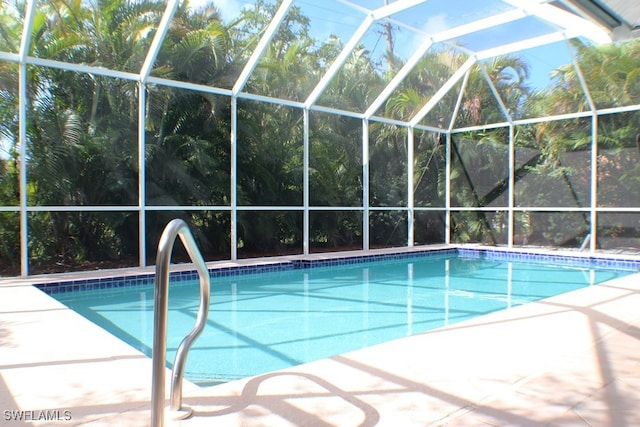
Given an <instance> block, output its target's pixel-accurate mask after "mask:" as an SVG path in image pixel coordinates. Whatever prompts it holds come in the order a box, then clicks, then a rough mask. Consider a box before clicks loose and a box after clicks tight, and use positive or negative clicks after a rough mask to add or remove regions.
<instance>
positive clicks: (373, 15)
mask: <svg viewBox="0 0 640 427" xmlns="http://www.w3.org/2000/svg"><path fill="white" fill-rule="evenodd" d="M294 1H295V0H283V1H282V2H281V3H280V6H279V8H278V10H277V12H276V14H275V15H274V17H273V19H272V21H271V22H270V24H269V25H268V27H267V28H266V29H265V32H264V34H263V35H262V37H261V39H260V41H259V42H258V45H257V47H256V49H255V50H254V52H252V54H251V56H250V58H249V60H248V62H247V64H246V65H245V67H244V69H243V70H242V71H241V73H240V75H239V76H238V78H237V79H236V82H235V84H234V85H233V88H232V89H224V88H216V87H209V86H203V85H199V84H193V83H188V82H180V81H173V80H168V79H163V78H157V77H153V76H151V75H150V74H151V71H152V69H153V65H154V62H155V59H156V57H157V55H158V53H159V51H160V49H161V46H162V42H163V40H164V37H165V35H166V33H167V31H168V29H169V25H170V23H171V20H172V18H173V15H174V14H175V12H176V10H177V8H178V6H179V4H180V0H167V6H166V9H165V12H164V15H163V16H162V18H161V20H160V22H159V24H158V29H157V31H156V34H155V36H154V39H153V41H152V43H151V45H150V47H149V51H148V53H147V56H146V58H145V60H144V62H143V65H142V67H141V69H140V72H139V73H131V72H123V71H118V70H110V69H105V68H102V67H96V66H91V65H85V64H71V63H63V62H60V61H55V60H51V59H43V58H37V57H33V56H31V55H29V49H30V45H31V33H32V27H33V21H34V16H35V13H36V8H37V5H38V0H27V1H26V6H25V20H24V25H23V31H22V39H21V41H20V50H19V53H18V54H15V53H11V52H0V60H2V61H8V62H15V63H17V64H18V74H19V85H18V93H19V104H18V115H19V129H18V132H19V135H18V137H19V148H20V165H19V166H20V175H19V188H20V202H19V206H2V207H0V212H18V213H19V215H20V265H21V275H23V276H27V275H29V261H28V260H29V250H28V235H29V225H28V215H29V213H31V212H72V211H92V212H100V211H109V212H111V211H117V212H138V216H139V230H140V231H139V236H138V244H139V264H140V266H145V265H146V254H147V248H146V240H145V235H146V221H145V218H146V213H147V212H152V211H171V210H183V211H202V210H218V211H229V212H230V215H231V230H230V236H231V237H230V240H231V242H230V243H231V253H230V258H231V259H232V260H236V259H237V258H238V255H237V245H238V234H237V213H238V212H239V211H247V210H262V211H279V210H290V211H302V212H303V215H304V221H303V223H304V230H303V240H304V242H303V253H304V254H308V253H309V252H310V247H309V235H310V231H309V223H310V221H309V214H310V212H311V211H329V210H336V209H337V210H344V211H361V212H362V223H363V230H362V235H363V238H362V246H363V249H364V250H368V249H369V248H370V235H369V218H370V214H371V212H373V211H389V210H394V211H406V212H407V214H408V229H407V235H408V239H407V246H409V247H411V246H413V245H414V218H415V212H416V211H426V210H431V211H443V210H444V211H445V213H446V215H445V230H444V233H445V238H444V239H445V243H449V242H450V214H451V212H455V211H465V210H476V211H495V210H496V208H452V207H451V203H450V198H451V191H452V189H451V186H450V177H451V165H450V161H449V159H450V153H451V138H452V135H454V134H456V133H461V132H469V131H475V130H486V129H492V128H500V127H508V128H509V165H510V170H509V177H508V179H509V195H508V200H509V202H508V206H507V207H505V208H504V209H502V208H499V209H498V210H501V211H502V210H506V211H508V215H509V219H508V221H509V238H508V243H507V244H508V246H512V245H513V244H514V242H513V223H514V214H515V213H516V212H520V211H527V210H534V211H554V212H557V211H571V212H588V213H589V215H590V218H591V225H590V226H591V230H590V231H591V237H592V238H591V241H590V247H589V250H590V251H591V252H593V251H595V250H596V247H597V215H598V213H600V212H626V213H640V208H602V207H598V204H597V154H598V152H597V149H598V141H597V139H598V118H599V117H600V116H601V115H605V114H615V113H622V112H631V111H640V105H631V106H624V107H616V108H609V109H603V110H597V109H596V106H595V105H594V102H593V100H592V98H591V95H590V93H589V91H588V87H587V84H586V82H585V81H584V77H583V76H582V73H581V71H580V68H579V67H578V65H577V61H576V60H575V58H573V63H574V64H573V65H574V67H575V69H576V71H577V74H578V78H579V80H580V84H581V86H582V89H583V91H584V93H585V96H586V99H587V102H588V104H589V106H590V109H591V110H590V111H586V112H577V113H572V114H564V115H559V116H552V117H539V118H530V119H526V120H513V119H512V117H511V116H510V114H509V111H508V109H507V108H506V106H505V105H504V102H503V101H502V100H501V99H500V96H499V93H498V91H497V90H496V88H495V86H494V85H493V83H492V82H491V79H490V78H489V76H488V74H487V72H486V69H485V68H484V66H483V64H482V63H481V61H483V60H486V59H489V58H493V57H495V56H500V55H505V54H509V53H512V52H516V51H519V50H523V49H529V48H532V47H536V46H541V45H544V44H548V43H553V42H556V41H558V40H567V39H569V38H572V37H586V38H589V39H591V40H595V41H597V42H599V43H601V42H610V41H611V31H609V30H608V29H606V28H604V27H602V26H601V25H599V24H597V23H595V22H592V21H589V20H588V19H585V18H583V17H580V16H577V15H575V14H573V13H571V12H568V11H566V10H562V9H559V8H557V7H555V6H552V5H550V4H548V3H547V1H546V0H502V1H504V2H506V3H508V4H510V5H512V6H513V7H514V9H513V10H510V11H508V12H504V13H500V14H498V15H495V16H492V17H487V18H483V19H480V20H477V21H475V22H471V23H468V24H464V25H460V26H457V27H454V28H451V29H448V30H446V31H442V32H439V33H436V34H424V37H425V40H424V42H423V44H422V45H421V46H420V48H419V49H418V50H417V51H416V52H415V53H414V54H413V55H412V56H411V57H410V58H409V59H408V60H407V62H406V64H405V65H404V66H403V67H402V68H401V69H400V70H399V71H398V72H397V74H396V75H395V76H394V77H393V78H392V79H391V80H390V81H389V83H388V85H387V86H386V87H385V88H384V89H383V91H382V92H381V93H380V94H379V95H378V97H377V98H376V99H375V100H374V101H373V102H372V103H371V104H370V105H369V107H368V108H367V109H366V111H364V112H353V111H344V110H340V109H336V108H331V107H326V106H321V105H317V104H316V102H317V101H318V99H319V98H320V96H321V95H322V94H323V93H324V91H325V90H326V88H327V87H328V85H329V84H330V82H331V81H332V79H333V78H334V77H335V76H336V75H337V73H338V72H339V71H340V69H341V67H342V65H343V64H344V63H345V61H346V60H347V59H348V57H349V55H350V54H351V52H352V51H353V49H354V48H355V47H356V46H357V44H358V43H359V42H360V40H361V39H362V37H363V36H364V35H365V34H366V32H367V31H368V30H369V29H370V28H371V26H372V25H373V24H375V23H377V22H378V21H380V20H383V19H391V17H392V15H393V14H395V13H398V12H400V11H403V10H407V9H410V8H411V7H413V6H416V5H419V4H422V3H425V2H426V1H427V0H397V1H395V2H393V3H390V4H388V5H385V6H383V7H380V8H378V9H375V10H370V11H368V13H366V11H365V13H366V16H365V17H364V19H363V21H362V22H361V24H360V26H359V27H358V29H357V30H356V31H355V33H354V34H353V35H352V37H351V38H350V39H349V40H348V42H347V43H346V44H345V47H344V49H343V50H342V51H341V52H340V54H339V55H338V56H337V58H336V59H335V61H334V62H333V63H332V64H331V65H330V66H329V68H328V69H327V72H326V73H325V74H324V75H323V76H322V78H321V79H320V81H319V82H318V83H317V85H316V86H315V88H314V89H313V90H312V91H311V92H310V94H309V96H308V97H307V98H306V99H305V100H304V102H296V101H290V100H285V99H278V98H273V97H269V96H264V95H257V94H252V93H248V92H245V91H244V90H245V86H246V83H247V81H248V80H249V79H250V77H251V75H252V72H253V71H254V70H255V68H256V66H257V65H258V63H259V61H260V59H261V58H262V56H263V54H264V52H265V51H266V49H267V47H268V45H269V43H270V42H271V40H272V38H273V37H274V35H275V34H276V32H277V30H278V28H279V26H280V24H281V23H282V22H283V20H284V18H285V17H286V15H287V13H288V12H289V10H290V8H291V7H292V6H293V4H294ZM337 1H341V2H344V3H345V4H348V5H350V6H353V7H355V6H354V5H353V4H351V3H349V2H347V1H343V0H337ZM358 9H363V8H359V7H358ZM527 16H535V17H537V18H539V19H541V20H543V21H545V22H547V23H549V24H550V25H552V26H553V27H554V28H556V29H557V31H556V32H553V33H550V34H547V35H544V36H540V37H534V38H530V39H528V40H525V41H522V42H517V43H511V44H506V45H502V46H499V47H496V48H492V49H487V50H484V51H481V52H473V53H472V54H471V55H470V56H469V58H468V59H467V61H466V62H465V63H464V64H463V65H462V66H461V67H460V69H458V70H457V71H456V72H455V73H454V74H453V75H452V76H451V78H450V79H449V80H448V81H447V82H446V83H445V84H444V85H443V86H442V87H441V88H440V89H439V90H438V91H437V92H436V94H435V95H434V96H433V97H432V98H431V99H429V100H428V101H427V102H426V104H425V105H424V106H423V107H422V108H421V109H420V111H419V112H418V113H417V114H416V115H415V116H414V117H413V118H412V119H411V120H410V121H409V122H403V121H400V120H395V119H391V118H386V117H378V116H375V113H376V111H378V109H379V108H380V107H381V106H382V105H383V104H384V102H385V101H386V100H387V99H388V98H389V97H390V96H391V94H392V93H393V91H394V90H396V89H397V88H398V86H399V85H400V84H401V83H402V82H403V81H404V79H405V78H406V77H407V76H408V75H409V73H410V72H411V70H412V69H413V68H414V67H415V66H416V65H417V64H418V63H419V61H420V60H421V59H422V58H423V57H424V55H425V54H426V53H427V52H428V51H429V49H430V48H431V47H432V46H433V45H434V44H436V43H443V42H444V43H452V42H453V41H455V39H456V38H458V37H460V36H463V35H468V34H473V33H476V32H478V31H481V30H484V29H487V28H491V27H493V26H497V25H501V24H504V23H508V22H512V21H516V20H518V19H523V18H525V17H527ZM417 31H418V32H419V33H420V31H421V30H417ZM461 50H462V51H465V49H464V48H462V49H461ZM476 64H478V65H479V66H480V69H481V70H482V72H483V74H484V76H485V80H486V81H487V83H488V84H489V87H490V89H491V91H492V93H493V95H494V97H495V98H496V100H497V102H498V105H499V108H500V109H501V110H502V113H503V115H504V116H505V119H506V120H505V122H501V123H493V124H487V125H482V126H474V127H466V128H460V129H454V123H455V119H456V117H457V115H458V111H459V108H460V105H461V102H462V99H463V92H464V90H465V88H466V84H467V81H468V76H469V72H470V70H471V68H472V67H473V66H475V65H476ZM28 66H41V67H52V68H58V69H62V70H65V71H72V72H76V73H89V74H93V75H99V76H104V77H109V78H117V79H124V80H129V81H133V82H136V83H137V84H138V94H139V97H138V129H139V136H138V165H139V171H138V180H139V182H138V191H139V194H138V203H137V205H132V206H29V205H28V200H27V182H28V181H27V175H26V171H27V162H28V157H27V150H26V145H27V127H26V122H27V113H26V112H27V103H26V99H27V67H28ZM460 80H462V85H461V90H460V92H459V93H458V97H457V102H456V106H455V109H454V112H453V114H452V117H451V118H450V122H449V123H448V124H447V127H446V129H440V128H436V127H431V126H425V125H422V124H420V121H422V120H423V119H424V117H425V116H426V114H428V112H429V111H430V110H431V109H432V108H433V107H434V106H435V105H436V104H437V103H438V102H439V101H440V100H441V99H442V98H443V97H444V96H445V95H446V94H447V93H448V92H449V91H450V90H451V89H453V87H455V85H456V84H457V83H458V82H460ZM148 84H154V85H160V86H165V87H171V88H176V89H182V90H191V91H199V92H203V93H210V94H216V95H220V96H227V97H229V100H230V105H231V132H230V147H231V165H230V169H231V170H230V175H231V188H230V195H231V201H230V204H229V205H228V206H147V204H146V194H145V180H146V176H145V161H146V160H145V156H144V153H145V147H146V141H145V127H144V122H145V118H146V110H145V109H146V96H147V92H146V88H147V85H148ZM239 99H248V100H254V101H258V102H268V103H274V104H278V105H286V106H290V107H293V108H299V109H301V110H302V114H303V118H304V121H303V128H304V140H303V151H304V154H303V156H304V157H303V193H304V194H303V203H302V205H301V206H238V200H237V182H238V176H237V174H238V170H237V165H238V160H237V156H238V151H237V143H238V141H237V129H238V122H237V111H238V105H237V103H238V100H239ZM311 111H317V112H324V113H329V114H338V115H343V116H348V117H353V118H357V119H360V120H362V176H363V188H362V206H357V207H354V206H350V207H342V206H338V207H327V206H311V205H310V199H309V184H310V183H309V179H310V178H309V163H310V159H309V156H310V153H309V152H310V146H309V145H310V144H309V115H310V112H311ZM583 117H590V118H591V123H592V129H591V132H592V147H591V181H592V182H591V203H590V206H589V207H588V208H578V209H576V208H522V207H515V205H514V193H513V191H514V190H513V187H514V176H513V174H514V171H513V168H514V162H515V157H514V152H515V144H514V132H515V131H514V129H515V126H518V125H526V124H532V123H538V122H543V121H550V120H564V119H575V118H583ZM372 122H378V123H386V124H392V125H397V126H401V127H406V128H407V132H408V133H407V144H408V146H407V147H408V150H407V197H408V199H407V200H408V201H407V205H406V206H396V207H371V206H370V201H369V195H370V187H369V178H370V175H369V172H370V171H369V135H370V124H371V123H372ZM416 129H420V130H425V131H432V132H439V133H442V134H444V135H445V136H446V146H445V150H446V158H447V163H446V170H445V175H446V180H447V181H446V185H445V206H444V207H443V208H441V207H437V208H423V207H416V206H415V204H414V191H415V190H414V183H413V161H414V157H415V153H414V131H415V130H416Z"/></svg>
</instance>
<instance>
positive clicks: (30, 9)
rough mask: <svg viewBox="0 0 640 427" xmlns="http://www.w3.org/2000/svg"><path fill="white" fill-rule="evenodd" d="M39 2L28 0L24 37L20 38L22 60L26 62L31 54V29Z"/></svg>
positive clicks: (23, 29) (23, 30)
mask: <svg viewBox="0 0 640 427" xmlns="http://www.w3.org/2000/svg"><path fill="white" fill-rule="evenodd" d="M37 2H38V0H27V6H26V16H25V18H24V27H23V28H22V39H21V40H20V53H19V57H20V62H24V60H25V58H26V57H27V55H29V47H30V46H31V31H32V29H33V18H34V17H35V15H36V6H37V4H36V3H37Z"/></svg>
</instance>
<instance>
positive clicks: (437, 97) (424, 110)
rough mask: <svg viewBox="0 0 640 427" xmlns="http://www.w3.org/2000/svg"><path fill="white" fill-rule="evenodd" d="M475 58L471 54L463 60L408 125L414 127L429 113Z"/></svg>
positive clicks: (462, 75)
mask: <svg viewBox="0 0 640 427" xmlns="http://www.w3.org/2000/svg"><path fill="white" fill-rule="evenodd" d="M477 60H478V59H477V58H476V57H475V56H472V57H470V58H469V59H467V60H466V61H465V63H464V64H462V66H461V67H460V68H458V70H457V71H456V72H455V73H453V75H452V76H451V78H450V79H449V80H447V81H446V83H445V84H443V85H442V87H441V88H440V89H438V91H437V92H436V93H435V95H433V96H432V97H431V99H429V101H427V103H426V104H425V105H424V107H422V108H421V109H420V111H418V113H417V114H416V115H415V116H413V118H412V119H411V121H410V122H409V125H410V126H411V127H415V126H416V125H417V124H418V123H420V121H421V120H422V119H423V118H424V116H426V115H427V114H428V113H429V111H431V110H432V109H433V107H435V106H436V104H437V103H438V102H440V100H442V98H444V96H445V95H446V94H447V92H449V91H450V90H451V88H452V87H453V86H454V85H455V84H456V83H458V81H459V80H460V79H461V78H462V77H464V75H465V74H466V72H467V71H469V70H470V69H471V67H472V66H473V64H475V63H476V61H477Z"/></svg>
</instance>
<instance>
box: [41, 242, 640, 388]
mask: <svg viewBox="0 0 640 427" xmlns="http://www.w3.org/2000/svg"><path fill="white" fill-rule="evenodd" d="M638 263H640V261H639V262H637V263H633V262H631V263H628V264H627V263H624V262H622V263H615V264H613V265H612V264H610V263H607V262H601V263H594V262H593V260H589V259H585V258H577V259H574V260H571V259H568V261H567V259H566V258H563V259H562V260H559V259H554V258H550V257H547V258H540V257H531V256H528V255H526V254H497V255H496V254H495V253H493V252H483V251H456V250H446V251H434V252H423V253H413V254H411V253H410V254H403V255H402V256H399V257H393V256H392V257H382V258H380V257H378V258H376V259H375V260H371V259H370V258H367V257H358V258H348V259H338V260H330V261H327V260H325V261H323V262H315V263H314V262H286V263H283V264H281V265H280V264H276V265H275V266H274V265H271V266H269V267H264V268H261V267H259V268H255V267H252V269H248V270H247V269H245V270H241V269H240V270H234V271H231V270H229V271H227V273H228V274H227V273H225V272H224V271H212V276H213V278H212V283H211V305H210V309H209V317H208V321H207V325H206V327H205V330H204V331H203V333H202V335H201V336H200V337H199V338H198V339H197V340H196V342H195V344H194V346H193V348H192V349H191V351H190V352H189V357H188V359H187V364H186V370H185V374H186V377H187V378H188V379H190V380H192V381H194V382H196V383H199V384H202V385H209V384H215V383H220V382H226V381H230V380H234V379H238V378H243V377H247V376H252V375H257V374H260V373H264V372H270V371H273V370H277V369H280V368H285V367H289V366H294V365H298V364H301V363H305V362H308V361H312V360H317V359H320V358H324V357H329V356H333V355H337V354H341V353H345V352H348V351H351V350H356V349H359V348H363V347H368V346H371V345H375V344H378V343H381V342H385V341H389V340H392V339H395V338H400V337H403V336H407V335H412V334H416V333H420V332H424V331H427V330H431V329H434V328H438V327H441V326H445V325H448V324H453V323H456V322H459V321H462V320H466V319H470V318H473V317H477V316H482V315H484V314H487V313H490V312H494V311H497V310H503V309H507V308H510V307H514V306H517V305H521V304H524V303H527V302H530V301H535V300H539V299H541V298H546V297H549V296H552V295H557V294H560V293H564V292H568V291H571V290H575V289H579V288H582V287H585V286H591V285H595V284H598V283H602V282H604V281H607V280H611V279H614V278H617V277H621V276H624V275H627V274H632V273H634V272H635V271H636V270H637V268H638ZM596 264H597V265H596ZM596 267H597V268H596ZM174 278H175V279H176V280H175V281H174V282H173V283H172V284H171V286H170V290H169V329H168V337H167V349H168V355H167V360H169V361H173V358H174V356H175V351H176V348H177V346H178V344H179V343H180V341H181V340H182V338H183V337H184V335H185V334H186V333H187V332H188V331H189V330H190V329H191V328H192V326H193V323H194V319H195V316H196V313H197V308H198V307H197V304H198V300H199V298H198V285H197V283H194V281H193V280H191V281H190V280H178V279H179V277H175V275H174ZM187 278H188V277H187ZM125 283H126V285H125ZM44 290H45V291H47V292H48V293H50V294H52V296H54V297H55V298H56V299H58V300H59V301H61V302H62V303H64V304H66V305H67V306H69V307H70V308H72V309H73V310H75V311H77V312H78V313H80V314H82V315H83V316H85V317H86V318H88V319H89V320H91V321H93V322H95V323H96V324H98V325H100V326H101V327H103V328H105V329H106V330H108V331H109V332H111V333H112V334H114V335H116V336H118V337H119V338H121V339H122V340H124V341H126V342H127V343H129V344H130V345H132V346H134V347H136V348H138V349H140V350H141V351H142V352H144V353H145V354H147V355H150V354H151V342H152V335H153V285H152V277H148V278H146V279H145V278H142V279H141V278H130V280H129V281H128V282H126V281H125V282H118V284H116V285H113V283H107V282H103V283H88V282H87V283H74V284H66V285H62V286H60V284H59V285H58V286H52V285H47V286H46V287H44Z"/></svg>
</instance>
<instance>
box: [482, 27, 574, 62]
mask: <svg viewBox="0 0 640 427" xmlns="http://www.w3.org/2000/svg"><path fill="white" fill-rule="evenodd" d="M576 36H577V34H571V33H569V34H567V33H564V32H557V33H551V34H545V35H544V36H538V37H533V38H530V39H527V40H522V41H518V42H514V43H509V44H505V45H502V46H498V47H494V48H490V49H486V50H482V51H480V52H478V53H476V57H477V58H478V60H482V59H488V58H493V57H494V56H500V55H507V54H509V53H513V52H518V51H521V50H527V49H531V48H534V47H538V46H544V45H547V44H551V43H555V42H559V41H562V40H566V39H570V38H572V37H576Z"/></svg>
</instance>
